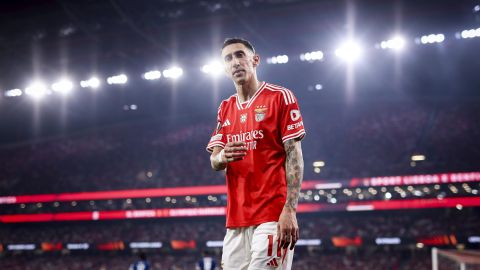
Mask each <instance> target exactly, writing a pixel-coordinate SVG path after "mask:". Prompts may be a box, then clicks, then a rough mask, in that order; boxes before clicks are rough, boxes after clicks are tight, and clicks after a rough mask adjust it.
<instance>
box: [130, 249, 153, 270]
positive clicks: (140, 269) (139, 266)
mask: <svg viewBox="0 0 480 270" xmlns="http://www.w3.org/2000/svg"><path fill="white" fill-rule="evenodd" d="M128 270H150V263H148V261H147V255H146V254H145V253H143V252H140V253H139V254H138V261H136V262H134V263H132V264H131V265H130V267H129V268H128Z"/></svg>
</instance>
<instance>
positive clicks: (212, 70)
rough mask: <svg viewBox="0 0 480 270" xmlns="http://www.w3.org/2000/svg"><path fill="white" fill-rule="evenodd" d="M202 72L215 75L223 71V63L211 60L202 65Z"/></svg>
mask: <svg viewBox="0 0 480 270" xmlns="http://www.w3.org/2000/svg"><path fill="white" fill-rule="evenodd" d="M202 72H203V73H207V74H212V75H214V76H216V75H218V74H221V73H222V72H223V65H222V64H221V63H220V62H218V61H213V62H210V63H208V64H206V65H203V66H202Z"/></svg>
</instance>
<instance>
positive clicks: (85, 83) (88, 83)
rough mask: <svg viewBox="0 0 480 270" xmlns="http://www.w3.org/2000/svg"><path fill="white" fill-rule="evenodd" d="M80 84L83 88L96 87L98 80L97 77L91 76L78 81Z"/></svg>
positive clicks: (98, 84)
mask: <svg viewBox="0 0 480 270" xmlns="http://www.w3.org/2000/svg"><path fill="white" fill-rule="evenodd" d="M80 86H81V87H83V88H87V87H89V88H93V89H95V88H98V87H99V86H100V80H99V79H98V78H97V77H91V78H90V79H88V80H85V81H80Z"/></svg>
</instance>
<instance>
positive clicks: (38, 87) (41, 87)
mask: <svg viewBox="0 0 480 270" xmlns="http://www.w3.org/2000/svg"><path fill="white" fill-rule="evenodd" d="M25 94H27V95H29V96H31V97H33V98H35V99H41V98H43V97H44V96H45V95H46V94H48V89H47V87H46V86H45V84H44V83H42V82H39V81H37V82H33V83H32V84H30V85H29V86H28V87H27V88H25Z"/></svg>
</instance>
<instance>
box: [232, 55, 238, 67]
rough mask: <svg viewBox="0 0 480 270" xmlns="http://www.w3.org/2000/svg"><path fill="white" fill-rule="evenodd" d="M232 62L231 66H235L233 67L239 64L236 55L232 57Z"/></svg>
mask: <svg viewBox="0 0 480 270" xmlns="http://www.w3.org/2000/svg"><path fill="white" fill-rule="evenodd" d="M232 62H233V66H235V67H236V66H239V65H240V60H239V59H238V58H236V57H234V58H233V61H232Z"/></svg>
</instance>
